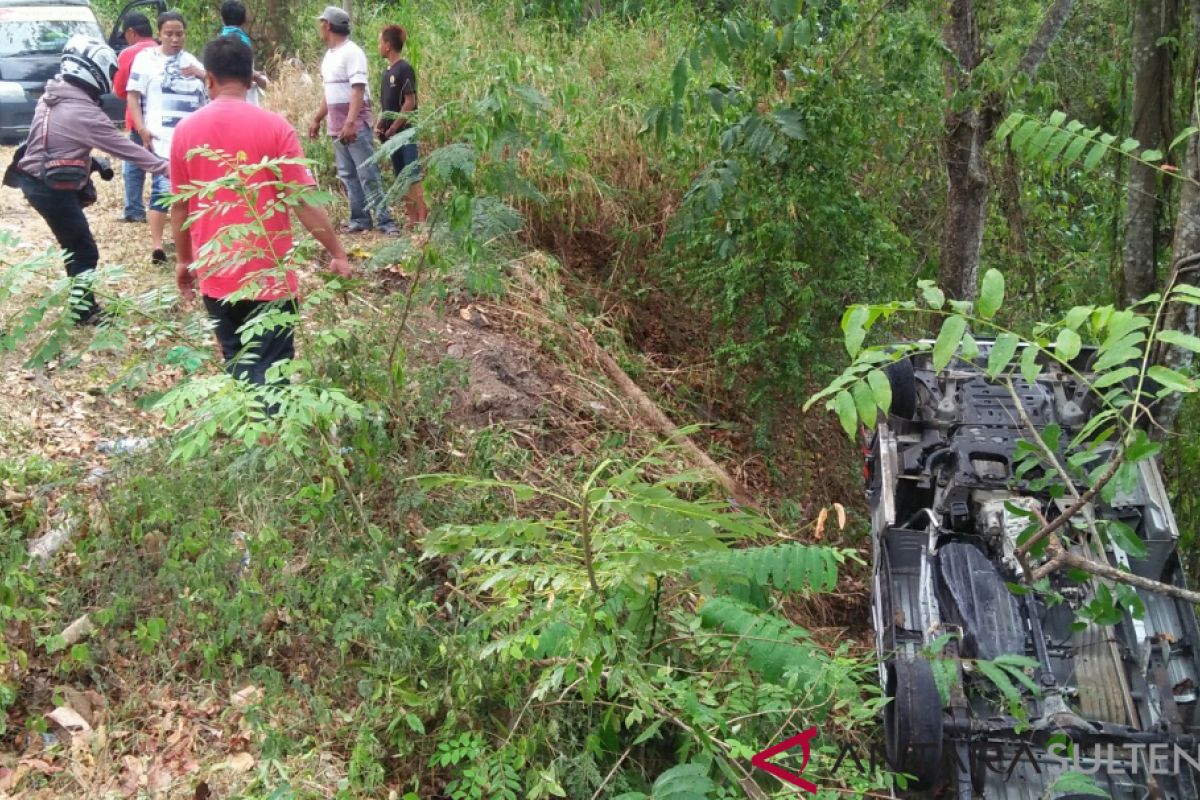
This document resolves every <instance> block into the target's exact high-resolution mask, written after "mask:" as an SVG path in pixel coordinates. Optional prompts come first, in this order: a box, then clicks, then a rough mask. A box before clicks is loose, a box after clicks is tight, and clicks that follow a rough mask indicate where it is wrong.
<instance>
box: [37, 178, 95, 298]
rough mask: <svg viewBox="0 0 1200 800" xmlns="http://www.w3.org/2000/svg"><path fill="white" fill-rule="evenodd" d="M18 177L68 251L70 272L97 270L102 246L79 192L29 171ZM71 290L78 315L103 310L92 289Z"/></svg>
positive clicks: (74, 275) (64, 248)
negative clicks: (52, 185)
mask: <svg viewBox="0 0 1200 800" xmlns="http://www.w3.org/2000/svg"><path fill="white" fill-rule="evenodd" d="M17 180H18V181H20V187H21V192H22V194H24V195H25V199H26V200H27V201H28V202H29V205H31V206H33V210H34V211H36V212H38V214H39V215H40V216H41V218H42V219H44V220H45V221H46V224H47V225H48V226H49V227H50V232H51V233H53V234H54V238H55V239H56V240H57V241H58V246H59V247H61V248H62V249H63V250H66V251H67V255H66V267H67V275H69V276H70V277H72V278H74V277H76V276H77V275H82V274H83V273H85V272H91V271H92V270H94V269H95V268H96V262H98V261H99V260H100V250H99V249H98V248H97V247H96V240H95V238H94V237H93V236H92V229H91V227H90V226H89V225H88V221H87V217H85V216H84V215H83V206H82V205H80V203H79V193H78V192H73V191H69V190H63V189H51V188H50V187H49V186H47V185H46V184H44V183H42V182H41V181H40V180H38V179H37V178H33V177H30V176H29V175H25V174H22V175H20V176H18V178H17ZM71 294H72V295H73V297H72V305H73V306H74V307H75V318H76V319H83V318H85V317H87V316H88V315H90V314H91V313H93V312H94V311H97V310H99V308H100V306H99V305H98V304H97V303H96V298H95V296H94V295H93V294H92V293H91V291H79V290H78V289H75V290H73V291H72V292H71Z"/></svg>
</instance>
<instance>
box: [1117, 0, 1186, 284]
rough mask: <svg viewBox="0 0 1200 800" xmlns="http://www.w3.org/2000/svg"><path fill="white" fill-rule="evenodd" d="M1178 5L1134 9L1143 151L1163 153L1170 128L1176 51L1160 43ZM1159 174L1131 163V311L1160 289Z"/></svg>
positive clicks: (1136, 132)
mask: <svg viewBox="0 0 1200 800" xmlns="http://www.w3.org/2000/svg"><path fill="white" fill-rule="evenodd" d="M1174 7H1175V3H1174V0H1136V3H1135V5H1134V9H1133V59H1132V60H1133V131H1132V133H1131V135H1132V136H1133V138H1134V139H1137V140H1138V142H1139V143H1140V144H1141V146H1142V147H1143V148H1151V149H1155V150H1157V149H1160V148H1161V147H1162V145H1163V136H1164V131H1166V130H1168V129H1169V128H1170V120H1169V119H1167V115H1168V114H1169V113H1170V108H1171V103H1170V97H1171V80H1170V75H1171V50H1170V46H1169V45H1168V44H1166V43H1162V44H1160V43H1159V42H1160V40H1161V39H1162V38H1163V37H1165V36H1169V35H1170V34H1172V33H1174V32H1175V24H1174V23H1175V17H1176V14H1175V11H1174ZM1161 208H1162V201H1161V199H1160V198H1159V196H1158V170H1156V169H1154V167H1152V166H1150V165H1147V164H1141V163H1138V162H1136V161H1131V162H1130V164H1129V178H1128V182H1127V183H1126V197H1125V253H1124V264H1123V269H1122V281H1121V299H1122V300H1123V301H1124V303H1125V304H1126V305H1129V304H1130V303H1133V302H1134V301H1136V300H1139V299H1141V298H1143V297H1145V296H1146V295H1148V294H1150V293H1151V292H1153V291H1155V290H1156V289H1157V288H1158V276H1157V271H1156V266H1157V261H1158V258H1157V256H1158V236H1157V228H1158V217H1159V212H1160V209H1161Z"/></svg>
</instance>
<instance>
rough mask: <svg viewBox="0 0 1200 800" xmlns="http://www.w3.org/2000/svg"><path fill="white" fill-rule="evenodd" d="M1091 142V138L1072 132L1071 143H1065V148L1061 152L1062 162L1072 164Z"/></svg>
mask: <svg viewBox="0 0 1200 800" xmlns="http://www.w3.org/2000/svg"><path fill="white" fill-rule="evenodd" d="M1091 143H1092V140H1091V139H1089V138H1087V137H1086V136H1080V135H1079V134H1073V138H1072V139H1071V143H1070V144H1069V145H1067V149H1066V150H1064V151H1063V154H1062V162H1063V164H1064V165H1070V164H1074V163H1075V162H1076V161H1077V160H1079V157H1080V156H1081V155H1083V151H1084V150H1086V149H1087V146H1088V145H1089V144H1091Z"/></svg>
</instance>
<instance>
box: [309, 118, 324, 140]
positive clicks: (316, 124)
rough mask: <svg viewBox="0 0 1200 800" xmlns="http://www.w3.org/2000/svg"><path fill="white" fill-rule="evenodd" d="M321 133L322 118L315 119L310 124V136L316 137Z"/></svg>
mask: <svg viewBox="0 0 1200 800" xmlns="http://www.w3.org/2000/svg"><path fill="white" fill-rule="evenodd" d="M320 135H321V120H319V119H315V120H313V121H312V124H310V125H309V126H308V138H310V139H315V138H317V137H318V136H320Z"/></svg>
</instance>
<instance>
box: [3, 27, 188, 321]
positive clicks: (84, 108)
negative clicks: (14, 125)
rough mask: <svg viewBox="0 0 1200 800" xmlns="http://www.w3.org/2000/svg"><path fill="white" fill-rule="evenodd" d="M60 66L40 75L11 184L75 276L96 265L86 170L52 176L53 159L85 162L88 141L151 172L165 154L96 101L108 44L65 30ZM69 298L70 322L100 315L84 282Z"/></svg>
mask: <svg viewBox="0 0 1200 800" xmlns="http://www.w3.org/2000/svg"><path fill="white" fill-rule="evenodd" d="M60 70H61V71H60V72H59V74H58V75H56V76H55V77H54V78H52V79H50V80H49V81H47V83H46V91H45V93H44V94H42V97H41V99H39V100H38V104H37V108H36V109H34V112H33V122H32V123H31V124H30V128H29V138H28V140H27V141H26V145H25V154H24V156H23V157H21V158H20V159H19V160H18V161H17V162H16V169H17V185H18V186H19V187H20V189H21V191H22V193H24V195H25V199H26V200H27V201H29V205H31V206H33V209H34V211H37V212H38V214H40V215H41V217H42V219H44V220H45V221H46V224H47V225H49V226H50V230H51V232H52V233H53V234H54V238H55V239H57V240H58V244H59V246H61V247H62V249H63V250H65V251H66V267H67V275H69V276H71V277H76V276H78V275H82V274H83V273H85V272H89V271H91V270H93V269H95V268H96V263H97V262H98V261H99V260H100V251H99V250H98V249H97V248H96V240H95V238H93V236H92V229H91V227H90V226H89V225H88V221H87V217H86V216H84V213H83V201H82V200H81V198H80V196H79V190H80V189H82V188H83V186H84V184H85V183H86V181H87V179H88V176H87V174H86V172H85V173H84V174H83V176H82V178H79V180H78V185H74V186H72V185H67V186H64V185H62V183H63V181H62V179H61V178H59V179H58V180H55V175H54V168H55V166H56V165H61V164H64V163H67V164H69V163H71V162H83V163H88V164H90V161H91V154H92V150H93V148H96V149H100V150H103V151H104V152H106V153H108V154H110V155H113V156H115V157H117V158H121V159H124V160H126V161H132V162H133V163H135V164H137V165H138V166H139V167H141V168H142V169H143V170H145V171H146V172H151V173H154V174H155V175H164V176H165V175H166V174H167V169H168V162H167V161H166V159H163V158H159V157H158V156H156V155H155V154H154V153H152V152H150V151H149V150H147V149H146V148H144V147H139V146H137V145H136V144H134V143H133V142H131V141H130V140H129V139H127V138H125V137H124V136H122V135H121V134H120V132H119V131H117V129H116V128H114V127H113V124H112V122H111V121H110V120H109V118H108V116H107V115H106V114H105V113H104V111H103V109H102V108H101V105H100V97H101V95H104V94H106V93H108V92H110V91H112V88H113V84H112V81H113V76H114V75H116V72H117V55H116V53H114V52H113V51H112V48H111V47H109V46H108V45H106V44H105V43H104V42H102V41H100V40H99V39H94V38H91V37H89V36H84V35H81V34H77V35H75V36H72V37H71V38H70V39H69V40H67V44H66V46H65V47H64V48H63V52H62V58H61V61H60ZM48 181H49V182H48ZM51 183H55V184H56V185H55V186H51V185H50V184H51ZM74 305H75V312H76V316H75V324H77V325H95V324H97V323H99V322H100V320H101V316H100V306H99V304H98V303H97V302H96V298H95V297H94V296H93V295H92V292H91V291H90V290H84V291H83V292H82V294H81V296H80V297H79V298H78V300H77V301H76V302H75V304H74Z"/></svg>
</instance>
